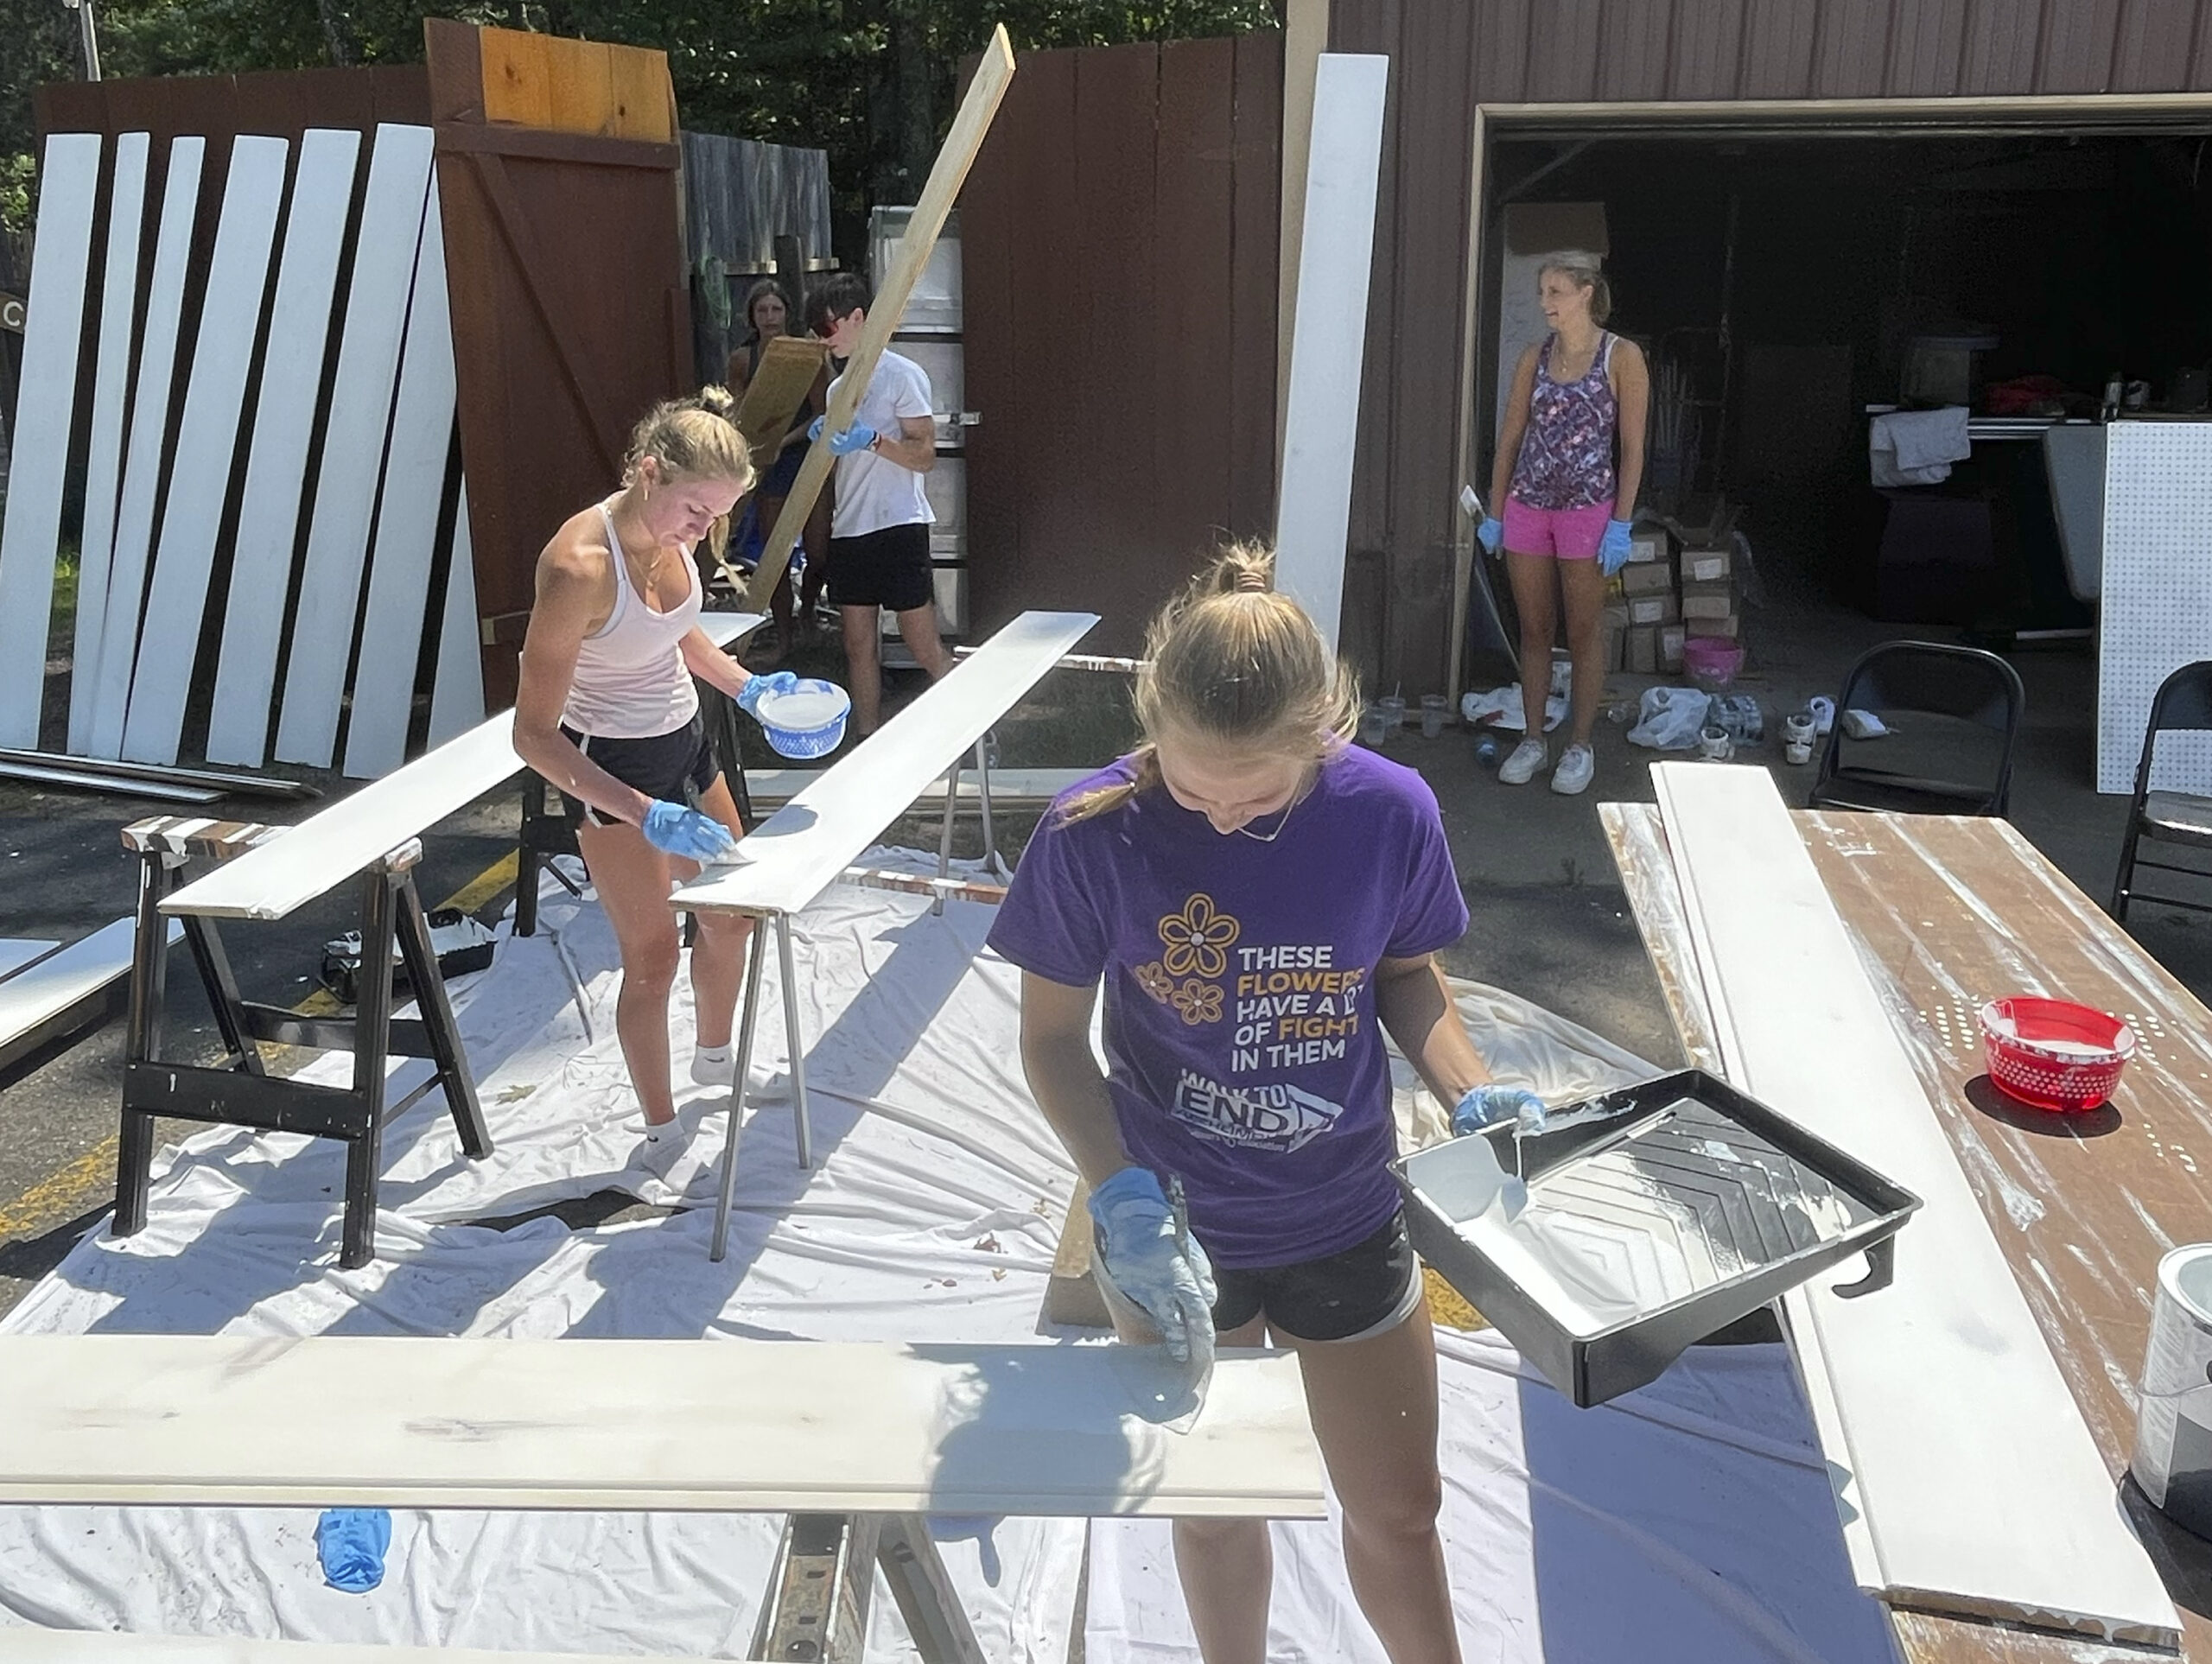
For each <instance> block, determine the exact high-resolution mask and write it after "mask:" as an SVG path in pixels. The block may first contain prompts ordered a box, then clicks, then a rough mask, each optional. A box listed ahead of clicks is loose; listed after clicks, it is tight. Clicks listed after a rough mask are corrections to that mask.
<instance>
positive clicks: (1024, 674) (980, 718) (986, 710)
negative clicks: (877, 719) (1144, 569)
mask: <svg viewBox="0 0 2212 1664" xmlns="http://www.w3.org/2000/svg"><path fill="white" fill-rule="evenodd" d="M1097 622H1098V618H1097V615H1096V613H1023V614H1022V615H1021V616H1020V618H1018V619H1015V620H1014V622H1013V623H1012V624H1009V625H1007V627H1006V628H1005V629H1003V630H1001V631H1000V632H998V633H997V634H996V635H995V636H993V637H992V638H990V640H989V641H988V642H986V643H985V644H984V645H983V646H982V650H981V651H978V652H976V654H975V655H974V656H973V657H969V658H965V659H963V660H962V661H961V662H960V663H959V664H956V665H955V666H954V667H953V668H952V670H950V672H949V673H948V674H947V675H946V676H944V679H943V680H942V681H940V682H938V683H936V684H935V685H934V686H932V687H931V688H930V689H928V690H927V691H925V693H924V694H923V695H922V696H921V697H920V698H918V699H917V700H916V701H915V702H913V703H912V704H911V705H909V706H908V707H906V709H905V710H903V711H901V712H899V715H896V716H894V717H893V718H892V719H891V721H888V722H887V723H885V724H884V725H883V727H880V728H879V729H878V730H876V732H875V733H874V734H873V735H871V736H870V737H869V738H868V739H867V740H863V741H861V745H860V746H859V747H858V748H857V749H855V751H853V752H851V753H849V754H848V755H847V756H846V757H844V758H843V759H841V760H840V761H838V762H837V763H836V764H835V765H832V766H831V767H830V768H829V769H828V770H827V771H826V772H823V774H822V775H821V777H820V778H818V779H817V780H816V781H815V782H814V784H811V785H810V786H809V787H807V789H806V790H805V791H802V792H801V793H799V795H798V797H794V798H792V799H791V802H790V803H787V804H785V806H784V807H783V808H782V809H780V810H778V811H777V812H776V813H775V814H773V815H772V816H769V817H768V818H767V819H766V820H765V821H763V822H761V823H760V825H759V826H757V827H755V828H754V829H753V831H752V833H751V834H750V835H748V836H747V838H746V840H745V844H744V849H743V854H745V856H746V857H747V859H746V860H744V861H741V863H740V864H738V865H736V866H734V867H712V868H709V870H708V871H706V872H704V873H701V874H700V875H699V876H698V877H697V878H696V879H694V880H691V881H690V883H688V884H685V885H682V886H678V887H677V892H676V893H675V895H674V896H673V897H671V905H672V906H675V907H677V908H678V909H681V910H684V911H709V912H740V913H752V914H769V913H796V912H798V911H802V910H803V909H804V908H805V907H806V906H807V905H809V904H810V903H811V902H812V901H813V900H814V899H815V898H816V897H817V896H818V895H820V894H821V893H822V892H823V890H825V889H827V888H828V887H829V886H830V885H831V884H832V883H834V882H835V881H836V878H837V875H838V874H839V873H842V872H843V871H844V870H845V868H846V867H849V866H851V865H852V864H853V862H854V861H855V859H856V858H857V857H858V856H859V855H860V854H861V851H862V850H864V849H866V848H868V845H869V843H870V842H873V841H874V839H875V837H876V835H878V834H879V833H880V832H881V831H882V830H883V829H884V828H885V827H887V826H888V825H889V824H890V823H891V822H893V820H895V819H897V818H898V816H899V815H900V814H901V813H902V812H903V811H904V810H906V806H907V805H908V804H909V803H912V802H913V801H914V800H915V799H916V798H917V797H919V796H920V795H921V793H922V792H923V791H924V790H925V788H926V787H927V786H928V785H929V784H930V782H931V780H934V779H936V778H938V777H939V776H941V775H943V774H944V773H945V772H947V771H948V769H949V768H950V765H951V764H952V762H953V760H954V759H956V758H959V757H963V756H965V755H966V754H967V753H968V752H969V749H970V748H971V747H972V746H974V745H975V743H976V740H979V739H981V738H982V735H983V733H984V731H985V730H986V729H988V727H990V726H991V724H992V723H994V722H995V721H998V720H999V718H1000V717H1001V716H1003V715H1005V714H1006V713H1007V711H1008V710H1009V709H1011V708H1013V706H1014V702H1015V701H1016V700H1018V699H1020V697H1021V695H1023V694H1025V693H1027V691H1028V690H1029V689H1031V688H1033V687H1034V686H1035V685H1036V684H1037V683H1038V681H1039V678H1040V677H1042V676H1044V674H1045V673H1046V671H1047V670H1051V669H1052V666H1053V664H1055V663H1056V662H1057V661H1058V658H1059V656H1060V655H1061V654H1062V653H1065V651H1067V650H1068V649H1069V648H1071V647H1072V646H1074V645H1075V644H1076V643H1077V641H1079V640H1081V639H1082V638H1083V636H1084V632H1087V631H1088V630H1089V629H1090V627H1091V626H1093V625H1095V624H1096V623H1097Z"/></svg>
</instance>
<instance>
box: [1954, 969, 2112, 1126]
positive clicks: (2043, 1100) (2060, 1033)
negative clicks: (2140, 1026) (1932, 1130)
mask: <svg viewBox="0 0 2212 1664" xmlns="http://www.w3.org/2000/svg"><path fill="white" fill-rule="evenodd" d="M1981 1045H1982V1051H1983V1054H1984V1055H1985V1056H1986V1057H1987V1058H1988V1060H1989V1078H1990V1079H1992V1080H1993V1081H1995V1082H1996V1083H1997V1084H1998V1085H1999V1087H2001V1088H2003V1089H2005V1091H2006V1092H2007V1093H2009V1094H2010V1095H2011V1096H2013V1097H2016V1098H2018V1099H2019V1100H2020V1102H2023V1103H2031V1104H2033V1105H2034V1106H2035V1107H2036V1108H2038V1109H2061V1110H2077V1109H2094V1108H2096V1107H2097V1106H2098V1105H2099V1104H2101V1103H2102V1102H2104V1101H2105V1100H2106V1099H2107V1098H2108V1097H2110V1096H2112V1089H2113V1087H2115V1086H2117V1085H2118V1084H2119V1083H2120V1070H2122V1069H2124V1068H2126V1066H2127V1060H2128V1059H2129V1058H2130V1057H2133V1056H2134V1055H2135V1031H2134V1030H2133V1029H2132V1028H2130V1027H2128V1026H2127V1025H2126V1023H2124V1022H2122V1021H2120V1019H2119V1018H2117V1017H2112V1016H2107V1014H2106V1013H2103V1012H2101V1011H2098V1010H2096V1009H2094V1007H2089V1006H2077V1005H2075V1003H2074V1002H2073V1001H2072V1000H2041V999H2037V998H2035V997H2033V996H2032V995H2029V994H2016V995H2014V996H2013V997H2012V998H2011V999H2009V1000H1991V1001H1990V1002H1989V1003H1988V1004H1987V1005H1986V1006H1984V1007H1982V1008H1981Z"/></svg>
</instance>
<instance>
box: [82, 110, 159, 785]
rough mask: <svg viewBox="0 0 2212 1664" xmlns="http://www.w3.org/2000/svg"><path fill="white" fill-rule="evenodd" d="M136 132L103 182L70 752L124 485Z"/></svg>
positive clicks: (142, 148) (138, 179) (142, 144)
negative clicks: (103, 254)
mask: <svg viewBox="0 0 2212 1664" xmlns="http://www.w3.org/2000/svg"><path fill="white" fill-rule="evenodd" d="M148 144H149V140H148V138H147V136H146V135H145V134H143V133H124V134H123V135H122V136H121V137H118V139H117V140H116V142H115V170H114V173H113V175H112V177H111V179H110V181H109V184H108V215H107V276H106V280H105V283H104V285H103V286H102V289H101V291H100V352H99V371H98V373H97V378H96V379H95V380H94V382H93V384H92V434H91V438H90V441H89V443H88V446H87V448H86V459H85V529H84V536H83V537H82V538H81V539H80V540H79V549H78V556H77V632H76V651H75V653H74V655H73V657H72V659H71V663H72V664H73V665H74V666H75V667H76V669H77V670H78V671H79V672H80V673H79V674H73V675H72V676H70V678H69V749H70V750H71V751H73V752H77V753H83V751H84V749H85V747H86V746H88V745H90V744H91V743H92V698H93V690H94V689H95V687H96V685H97V683H98V677H97V676H96V675H95V674H94V672H95V670H96V669H97V667H98V666H99V659H100V632H101V629H102V627H103V626H104V625H105V622H106V619H107V581H108V557H109V556H110V555H111V552H112V551H113V549H114V547H115V511H116V496H117V493H118V491H119V490H120V489H121V487H122V484H123V410H124V399H125V396H126V395H127V394H128V393H129V391H130V347H131V340H132V334H133V332H134V330H135V328H136V327H137V317H138V243H139V238H140V236H141V234H142V233H143V230H144V227H145V220H146V153H147V149H148Z"/></svg>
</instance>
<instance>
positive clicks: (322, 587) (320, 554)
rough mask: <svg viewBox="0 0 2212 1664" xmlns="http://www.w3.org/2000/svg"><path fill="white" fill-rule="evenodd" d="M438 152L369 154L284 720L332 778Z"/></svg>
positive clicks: (397, 130)
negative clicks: (411, 294) (395, 388)
mask: <svg viewBox="0 0 2212 1664" xmlns="http://www.w3.org/2000/svg"><path fill="white" fill-rule="evenodd" d="M430 143H431V134H430V130H429V128H427V127H394V126H383V127H378V129H377V132H376V140H375V143H374V146H373V148H372V149H371V151H370V155H369V181H368V187H367V195H366V198H365V200H364V202H363V204H362V208H361V225H360V231H359V235H358V236H357V238H356V239H355V251H354V256H353V273H352V276H351V278H350V280H349V282H348V283H347V286H346V318H345V323H344V326H343V331H342V333H341V334H340V338H339V345H338V370H337V375H336V379H335V381H334V384H333V386H332V389H331V395H330V413H329V416H328V419H327V424H326V426H325V429H324V435H323V442H322V464H321V468H320V470H319V471H318V473H317V475H316V479H315V515H314V518H313V520H312V522H311V523H310V524H309V526H308V547H307V557H306V562H305V565H304V566H303V568H302V572H301V575H300V596H299V605H298V608H297V610H296V613H294V615H293V622H292V646H291V654H290V657H289V659H288V660H287V662H286V665H285V671H284V697H283V708H282V709H281V711H280V712H279V713H278V715H277V757H278V758H279V759H281V760H283V761H284V762H287V763H306V764H308V765H311V766H313V767H315V768H327V767H329V766H330V759H331V753H332V751H333V750H334V747H335V746H336V745H337V740H338V714H339V707H340V702H341V700H342V699H343V697H344V695H345V691H346V662H347V658H348V656H349V655H350V654H351V652H352V651H353V623H354V614H355V613H356V610H357V609H358V607H359V594H360V587H361V563H362V562H363V561H365V559H366V558H367V557H368V546H369V535H370V530H371V526H372V521H373V518H374V515H375V511H376V501H377V482H378V479H379V478H380V477H381V476H382V474H383V472H384V456H385V440H386V434H387V429H388V425H389V422H390V418H391V396H392V384H393V381H394V379H395V378H397V374H398V371H399V350H400V340H401V333H402V331H403V329H404V327H405V324H406V321H407V295H408V291H409V289H410V286H411V285H412V283H413V282H414V276H415V255H416V247H417V245H419V243H420V241H421V238H422V234H423V206H424V204H425V202H426V201H427V200H428V198H429V177H430Z"/></svg>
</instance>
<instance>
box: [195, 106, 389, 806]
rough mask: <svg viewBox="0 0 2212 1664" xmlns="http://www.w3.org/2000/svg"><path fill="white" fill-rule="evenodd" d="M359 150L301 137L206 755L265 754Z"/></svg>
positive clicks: (332, 136)
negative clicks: (271, 702)
mask: <svg viewBox="0 0 2212 1664" xmlns="http://www.w3.org/2000/svg"><path fill="white" fill-rule="evenodd" d="M360 150H361V136H360V135H359V133H357V132H354V131H353V130H350V129H349V130H334V129H330V128H312V129H310V130H308V132H307V134H306V136H305V137H302V139H301V141H300V153H299V163H298V166H297V167H296V168H295V169H294V171H293V179H292V197H291V206H290V209H289V212H288V213H287V214H286V216H285V221H284V246H283V254H282V255H281V257H279V260H278V264H277V298H276V300H275V302H273V303H272V304H271V307H270V314H269V345H268V348H267V350H266V352H265V353H264V356H263V359H262V368H261V386H260V390H259V391H258V393H257V396H256V399H255V404H254V417H253V438H252V442H251V448H250V450H249V451H248V453H247V456H246V465H245V488H244V491H243V493H242V495H241V497H240V499H239V503H238V530H237V532H236V533H235V534H234V536H233V538H232V554H231V587H230V591H229V594H228V596H227V598H226V600H225V603H224V610H223V639H222V646H221V649H220V651H219V653H218V654H217V657H216V661H215V692H214V699H213V708H211V710H210V711H209V713H208V718H207V759H208V761H210V762H214V763H243V764H245V765H246V766H247V767H249V768H259V767H260V766H261V765H262V764H263V763H264V762H265V761H266V760H267V759H268V754H269V721H270V701H271V698H272V696H273V695H274V694H275V692H276V687H277V651H278V649H279V647H280V645H281V644H282V641H283V629H284V602H285V600H286V598H287V597H288V596H289V594H290V591H291V582H292V562H293V556H294V554H295V552H296V549H297V546H298V541H299V524H300V501H301V496H302V491H303V489H304V488H305V486H306V484H307V466H308V441H309V439H310V438H311V437H312V436H313V435H314V431H315V406H316V404H317V403H320V401H321V397H322V372H323V365H324V364H325V362H326V361H327V355H328V351H329V345H330V321H331V302H332V299H333V297H334V295H335V293H336V291H337V284H338V257H339V255H340V251H342V249H343V247H344V245H345V241H346V216H347V214H348V213H350V212H351V209H352V206H353V181H354V175H355V170H356V168H357V167H358V166H359V159H360Z"/></svg>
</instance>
